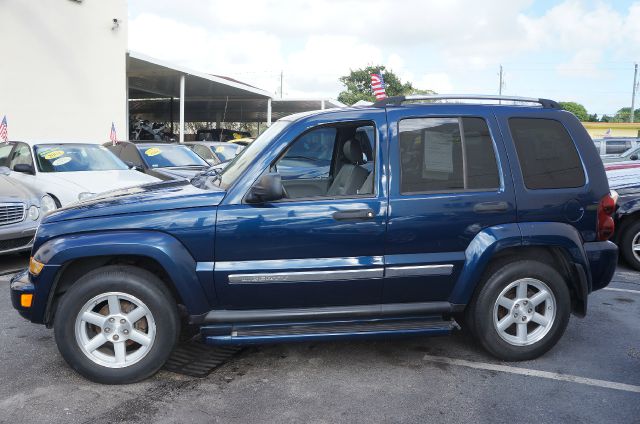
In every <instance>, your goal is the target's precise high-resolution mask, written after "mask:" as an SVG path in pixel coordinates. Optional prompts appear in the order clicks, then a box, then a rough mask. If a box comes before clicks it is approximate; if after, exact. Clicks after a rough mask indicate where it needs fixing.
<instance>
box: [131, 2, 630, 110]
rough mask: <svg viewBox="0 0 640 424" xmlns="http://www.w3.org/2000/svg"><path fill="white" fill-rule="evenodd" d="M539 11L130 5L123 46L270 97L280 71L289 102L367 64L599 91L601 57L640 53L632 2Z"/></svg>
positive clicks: (469, 84) (446, 87)
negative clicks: (501, 73) (570, 82)
mask: <svg viewBox="0 0 640 424" xmlns="http://www.w3.org/2000/svg"><path fill="white" fill-rule="evenodd" d="M536 7H537V8H536ZM540 9H541V8H540V6H538V5H537V4H534V2H533V0H510V1H504V0H484V1H470V0H469V1H467V0H447V1H442V0H404V1H402V2H398V1H392V0H369V1H363V0H324V1H317V0H298V1H294V0H289V1H285V0H255V1H250V2H243V1H235V2H229V1H228V0H210V1H207V0H185V1H181V2H174V1H170V0H137V1H136V2H135V3H134V4H131V9H130V13H131V16H130V23H129V34H130V35H129V39H130V48H131V49H133V50H137V51H140V52H142V53H145V54H148V55H151V56H155V57H159V58H162V59H165V60H169V61H173V62H176V63H179V64H181V65H184V66H188V67H192V68H194V69H197V70H200V71H204V72H210V73H218V74H226V75H229V76H231V77H235V78H238V79H240V80H242V81H246V82H247V83H250V84H252V85H256V86H258V87H261V88H264V89H265V90H267V91H270V92H275V91H276V90H277V89H278V87H279V73H280V71H281V70H283V71H284V85H285V87H284V92H285V94H286V95H289V96H296V97H302V96H336V95H337V94H338V92H339V91H340V90H341V88H342V87H341V84H340V83H339V82H338V78H339V77H340V76H342V75H345V74H347V73H348V71H349V69H354V68H359V67H362V66H366V65H368V64H384V65H385V66H387V67H388V68H390V69H392V70H393V71H394V72H396V73H397V74H398V75H399V76H400V78H401V79H402V80H404V81H406V80H408V81H412V82H413V84H414V86H416V87H418V88H422V89H434V90H436V91H438V92H448V91H453V90H454V89H455V90H456V92H461V91H467V92H480V91H487V90H494V91H495V89H494V87H495V88H497V77H496V71H497V67H498V64H500V63H505V62H507V63H509V62H510V61H511V62H512V63H513V62H516V63H517V62H519V61H522V62H523V63H524V64H526V63H535V62H540V61H542V62H545V61H546V62H547V63H546V65H544V64H543V65H540V66H543V67H544V66H546V69H545V71H544V72H540V73H538V74H536V73H531V74H530V75H532V77H531V78H524V77H523V74H522V73H521V72H520V71H519V70H518V69H516V67H512V68H511V69H510V67H509V65H506V66H505V68H506V70H507V72H511V74H513V75H514V77H513V78H511V77H509V78H508V82H509V84H510V85H509V92H510V93H513V94H520V93H523V92H525V91H526V92H528V93H530V94H533V93H531V91H543V90H542V89H549V92H550V93H551V94H553V93H554V91H553V87H552V85H553V84H554V81H556V80H557V81H559V82H558V83H557V84H558V85H560V88H561V89H562V88H564V87H562V81H564V80H565V79H575V80H579V81H582V80H584V81H588V82H587V84H593V82H594V81H595V80H598V81H600V82H603V83H610V81H611V80H612V77H611V75H610V73H609V72H606V71H605V72H603V67H606V65H607V61H609V60H611V59H612V57H613V58H614V59H616V60H622V61H629V62H631V60H630V59H629V58H635V57H640V25H638V24H637V22H640V2H636V3H634V4H632V5H631V6H630V7H629V9H628V10H622V9H620V8H614V7H613V5H612V3H606V2H601V1H598V0H566V1H563V2H560V3H558V4H556V5H554V6H553V7H550V8H548V9H547V10H540ZM533 10H535V12H534V11H533ZM525 68H526V65H521V67H520V69H525ZM563 95H564V94H563ZM595 97H596V96H593V98H594V99H595ZM600 97H602V96H600ZM594 101H598V100H594Z"/></svg>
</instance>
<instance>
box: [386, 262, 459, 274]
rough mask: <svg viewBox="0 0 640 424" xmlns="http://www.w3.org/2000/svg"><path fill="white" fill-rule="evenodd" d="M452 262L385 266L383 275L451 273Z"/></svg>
mask: <svg viewBox="0 0 640 424" xmlns="http://www.w3.org/2000/svg"><path fill="white" fill-rule="evenodd" d="M452 273H453V265H452V264H443V265H406V266H405V265H403V266H390V267H386V268H385V271H384V276H385V277H419V276H423V275H424V276H428V275H451V274H452Z"/></svg>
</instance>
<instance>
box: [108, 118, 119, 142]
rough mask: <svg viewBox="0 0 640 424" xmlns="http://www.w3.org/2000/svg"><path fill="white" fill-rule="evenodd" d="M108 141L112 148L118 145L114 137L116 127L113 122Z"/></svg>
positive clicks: (116, 138)
mask: <svg viewBox="0 0 640 424" xmlns="http://www.w3.org/2000/svg"><path fill="white" fill-rule="evenodd" d="M109 140H111V143H113V145H114V146H115V145H116V144H118V137H116V126H115V124H114V123H113V122H112V123H111V133H110V134H109Z"/></svg>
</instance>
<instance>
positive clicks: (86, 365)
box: [54, 265, 180, 384]
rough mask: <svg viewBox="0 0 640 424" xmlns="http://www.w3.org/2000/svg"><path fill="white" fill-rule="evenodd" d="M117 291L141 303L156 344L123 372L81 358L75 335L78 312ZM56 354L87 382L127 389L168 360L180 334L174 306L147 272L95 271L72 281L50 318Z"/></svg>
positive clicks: (132, 269) (127, 269) (127, 268)
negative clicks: (106, 294)
mask: <svg viewBox="0 0 640 424" xmlns="http://www.w3.org/2000/svg"><path fill="white" fill-rule="evenodd" d="M107 292H121V293H125V294H127V295H131V296H134V297H136V298H137V299H139V300H140V301H142V302H143V303H144V305H145V306H146V307H147V309H148V310H149V311H150V312H151V314H152V316H153V320H154V321H155V329H156V330H155V340H154V341H153V344H151V347H150V348H149V350H148V353H147V354H146V355H145V356H144V357H142V359H140V360H139V361H138V362H135V363H134V364H132V365H130V366H124V367H122V368H110V367H107V366H103V365H100V364H98V363H96V362H94V361H93V360H91V359H89V357H88V356H87V355H86V354H85V353H83V351H82V350H81V348H80V346H79V344H78V341H77V337H76V332H75V323H76V317H77V316H78V313H79V312H80V311H81V309H82V307H83V306H84V305H85V304H86V303H87V302H88V301H89V300H91V299H93V298H94V297H95V296H99V295H101V294H103V293H107ZM54 333H55V339H56V344H57V345H58V349H59V351H60V353H61V355H62V357H63V358H64V359H65V361H66V362H67V363H68V364H69V366H70V367H71V368H73V369H74V370H76V371H77V372H78V373H80V374H81V375H83V376H84V377H86V378H87V379H89V380H91V381H94V382H97V383H103V384H126V383H134V382H136V381H140V380H143V379H145V378H147V377H149V376H151V375H153V374H154V373H156V372H157V371H158V370H159V369H160V368H161V367H162V366H163V365H164V363H165V362H166V360H167V359H168V358H169V355H170V354H171V352H172V351H173V349H174V347H175V345H176V342H177V340H178V337H179V334H180V320H179V315H178V309H177V305H176V302H175V300H174V298H173V296H172V295H171V293H170V292H169V290H167V288H166V287H165V286H164V284H163V283H162V281H160V279H159V278H158V277H156V276H155V275H153V274H152V273H150V272H148V271H146V270H143V269H140V268H136V267H132V266H119V265H113V266H106V267H103V268H98V269H96V270H94V271H92V272H90V273H88V274H86V275H84V276H83V277H81V278H80V279H79V280H78V281H77V282H75V283H74V284H73V285H72V286H71V288H70V289H69V290H68V291H67V292H66V293H65V294H64V295H63V296H62V299H61V301H60V302H59V304H58V308H57V310H56V314H55V318H54Z"/></svg>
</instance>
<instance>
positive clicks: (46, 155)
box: [40, 150, 64, 160]
mask: <svg viewBox="0 0 640 424" xmlns="http://www.w3.org/2000/svg"><path fill="white" fill-rule="evenodd" d="M40 155H41V156H43V157H44V158H45V159H46V160H51V159H57V158H59V157H60V156H62V155H64V151H62V150H54V151H53V152H42V153H40Z"/></svg>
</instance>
